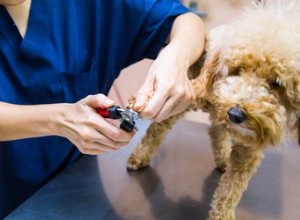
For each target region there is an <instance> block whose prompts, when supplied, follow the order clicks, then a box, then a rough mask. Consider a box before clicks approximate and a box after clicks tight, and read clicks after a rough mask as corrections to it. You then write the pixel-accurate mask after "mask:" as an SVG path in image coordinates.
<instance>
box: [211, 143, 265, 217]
mask: <svg viewBox="0 0 300 220" xmlns="http://www.w3.org/2000/svg"><path fill="white" fill-rule="evenodd" d="M262 157H263V153H262V151H261V150H256V149H253V148H251V147H245V146H243V145H241V144H239V145H235V146H233V148H232V152H231V154H230V160H229V162H230V163H229V164H228V169H227V171H226V172H225V173H224V174H223V175H222V177H221V179H220V182H219V186H218V187H217V189H216V191H215V193H214V196H213V201H212V209H211V211H210V212H209V219H210V220H234V219H235V209H236V206H237V204H238V202H239V201H240V199H241V196H242V194H243V192H244V191H245V190H246V188H247V186H248V183H249V181H250V179H251V177H252V176H253V174H254V173H255V171H256V169H257V168H258V166H259V165H260V161H261V159H262Z"/></svg>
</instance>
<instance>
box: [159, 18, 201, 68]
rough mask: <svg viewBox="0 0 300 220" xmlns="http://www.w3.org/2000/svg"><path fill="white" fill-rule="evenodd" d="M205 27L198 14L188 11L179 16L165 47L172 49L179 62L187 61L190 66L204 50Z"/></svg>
mask: <svg viewBox="0 0 300 220" xmlns="http://www.w3.org/2000/svg"><path fill="white" fill-rule="evenodd" d="M204 32H205V27H204V24H203V22H202V20H201V18H199V17H198V16H197V15H195V14H193V13H186V14H183V15H181V16H179V17H177V18H176V19H175V21H174V23H173V27H172V30H171V33H170V37H169V44H168V46H167V47H166V48H165V49H168V50H169V49H172V52H173V53H172V54H173V55H174V56H175V57H177V60H178V61H179V62H185V64H186V65H187V66H188V67H189V66H191V65H192V64H193V63H194V62H195V61H197V60H198V59H199V57H200V55H201V54H202V52H203V49H204V44H205V34H204Z"/></svg>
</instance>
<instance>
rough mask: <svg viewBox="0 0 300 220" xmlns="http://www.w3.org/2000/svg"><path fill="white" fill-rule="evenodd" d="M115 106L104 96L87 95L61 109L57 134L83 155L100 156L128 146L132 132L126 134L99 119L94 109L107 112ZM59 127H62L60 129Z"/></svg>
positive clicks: (105, 120)
mask: <svg viewBox="0 0 300 220" xmlns="http://www.w3.org/2000/svg"><path fill="white" fill-rule="evenodd" d="M113 104H114V102H113V101H112V100H111V99H109V98H108V97H106V96H105V95H102V94H98V95H89V96H87V97H86V98H84V99H82V100H80V101H78V102H77V103H74V104H67V105H66V106H65V107H64V114H63V117H62V119H61V120H60V123H61V124H60V127H61V129H60V130H59V133H60V135H61V136H64V137H66V138H67V139H69V140H70V141H71V142H72V143H73V144H74V145H75V146H76V147H77V148H78V149H79V151H80V152H82V153H84V154H92V155H95V154H99V153H102V152H108V151H113V150H117V149H119V148H120V147H121V146H124V145H127V144H128V143H129V141H130V139H131V138H132V137H133V135H134V132H131V133H127V132H125V131H123V130H122V129H120V128H118V127H116V126H115V125H114V124H113V123H112V122H110V121H109V120H107V119H104V118H103V117H101V116H100V115H99V114H98V113H97V112H96V109H97V108H107V107H110V106H112V105H113ZM61 125H62V126H61Z"/></svg>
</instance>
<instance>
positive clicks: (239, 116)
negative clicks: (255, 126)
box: [227, 107, 246, 124]
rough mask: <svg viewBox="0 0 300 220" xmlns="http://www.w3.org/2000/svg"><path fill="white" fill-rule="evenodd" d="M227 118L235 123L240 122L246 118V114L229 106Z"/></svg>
mask: <svg viewBox="0 0 300 220" xmlns="http://www.w3.org/2000/svg"><path fill="white" fill-rule="evenodd" d="M227 114H228V117H229V120H230V121H232V122H233V123H235V124H240V123H242V122H244V121H245V120H246V114H245V113H244V112H243V111H242V110H241V109H240V108H237V107H233V108H230V109H229V110H228V112H227Z"/></svg>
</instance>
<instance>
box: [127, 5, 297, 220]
mask: <svg viewBox="0 0 300 220" xmlns="http://www.w3.org/2000/svg"><path fill="white" fill-rule="evenodd" d="M253 4H254V7H253V8H249V9H245V11H244V12H243V13H242V14H241V15H240V17H238V18H237V19H235V20H234V21H232V22H230V23H228V24H225V25H223V26H220V27H217V28H215V29H213V30H212V31H210V32H209V34H208V36H207V44H206V49H205V54H204V62H203V63H202V65H201V67H199V66H198V67H197V66H195V67H193V68H191V72H190V78H191V81H192V83H193V86H194V90H195V94H196V99H195V101H194V102H193V103H192V104H191V105H190V106H187V108H186V110H185V112H183V113H180V114H178V115H175V116H172V117H170V118H169V119H167V120H165V121H163V122H160V123H152V124H151V126H150V127H149V128H148V130H147V133H146V135H145V136H144V137H143V139H142V141H141V143H140V144H139V145H138V146H137V147H136V148H135V149H134V151H133V153H132V154H131V155H130V157H129V159H128V163H127V168H128V170H137V169H140V168H142V167H145V166H148V165H149V163H150V161H151V158H153V156H154V155H155V153H156V152H157V151H158V149H159V147H160V145H161V143H162V142H163V140H164V139H165V136H166V135H167V133H168V131H169V130H170V129H171V128H172V126H173V125H174V124H175V123H176V121H177V120H179V119H180V118H181V117H182V116H183V115H184V114H185V113H186V112H188V111H192V110H194V111H198V110H201V111H204V112H208V113H209V118H210V121H211V127H210V129H209V135H210V138H211V145H212V149H213V154H214V158H215V163H216V166H217V168H219V169H220V170H222V171H223V172H224V173H223V174H222V176H221V179H220V182H219V185H218V187H217V189H216V191H215V193H214V195H213V200H212V204H211V210H210V211H209V214H208V219H210V220H217V219H218V220H233V219H235V218H236V217H235V210H236V207H237V205H238V203H239V201H240V199H241V196H242V194H243V192H244V191H245V190H246V188H247V186H248V184H249V181H250V179H251V178H252V176H253V174H254V173H255V172H256V170H257V168H258V167H259V165H260V162H261V160H262V158H263V153H264V150H265V149H266V148H267V147H269V146H272V145H273V146H276V145H278V144H279V143H281V142H283V141H284V139H285V138H286V137H287V135H288V134H289V133H290V132H292V131H294V130H297V129H298V137H299V135H300V132H299V130H300V123H299V118H300V3H298V1H292V0H286V1H280V0H264V1H259V2H257V1H255V2H253ZM298 45H299V46H298ZM199 63H200V64H201V61H200V62H199ZM195 69H196V70H197V71H196V73H195V72H194V71H195ZM199 72H200V74H199ZM299 143H300V140H299Z"/></svg>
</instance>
